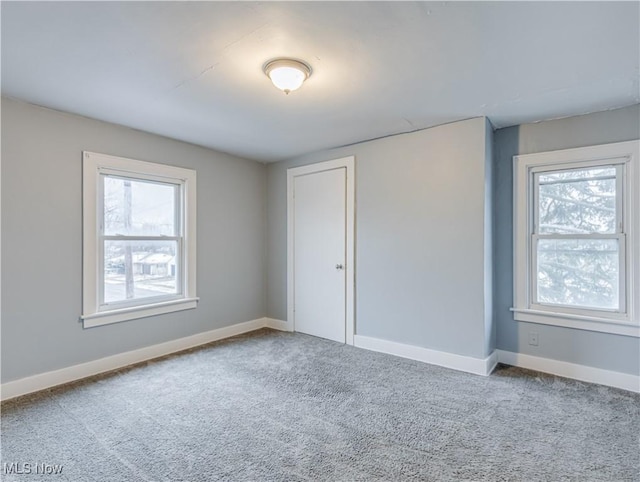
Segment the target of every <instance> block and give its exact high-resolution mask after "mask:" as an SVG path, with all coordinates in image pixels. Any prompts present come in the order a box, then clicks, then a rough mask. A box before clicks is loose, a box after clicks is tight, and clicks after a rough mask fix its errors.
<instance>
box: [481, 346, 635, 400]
mask: <svg viewBox="0 0 640 482" xmlns="http://www.w3.org/2000/svg"><path fill="white" fill-rule="evenodd" d="M494 353H497V355H498V361H499V362H500V363H504V364H506V365H512V366H514V367H520V368H528V369H529V370H536V371H539V372H544V373H550V374H552V375H558V376H561V377H566V378H574V379H576V380H581V381H583V382H589V383H597V384H599V385H606V386H609V387H615V388H622V389H623V390H629V391H631V392H636V393H640V376H637V375H630V374H628V373H621V372H614V371H611V370H603V369H601V368H594V367H589V366H586V365H577V364H575V363H569V362H564V361H559V360H552V359H551V358H542V357H538V356H532V355H524V354H522V353H514V352H511V351H504V350H496V351H495V352H494Z"/></svg>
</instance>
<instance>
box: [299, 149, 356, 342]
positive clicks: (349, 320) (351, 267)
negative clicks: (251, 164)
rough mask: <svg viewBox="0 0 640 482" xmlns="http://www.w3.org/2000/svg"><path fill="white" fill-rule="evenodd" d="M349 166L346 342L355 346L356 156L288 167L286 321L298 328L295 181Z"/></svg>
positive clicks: (347, 189)
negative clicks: (295, 310)
mask: <svg viewBox="0 0 640 482" xmlns="http://www.w3.org/2000/svg"><path fill="white" fill-rule="evenodd" d="M340 168H346V193H345V194H346V211H347V212H346V223H347V225H346V230H345V231H346V238H347V239H346V253H345V260H346V265H345V290H346V293H345V305H346V306H345V311H346V313H345V341H346V344H347V345H353V335H354V334H355V304H354V292H355V157H354V156H349V157H343V158H340V159H334V160H331V161H324V162H318V163H315V164H309V165H306V166H301V167H290V168H289V169H287V320H288V321H287V323H288V324H289V328H290V329H291V331H295V315H294V311H293V301H294V299H295V298H294V296H295V293H294V286H295V284H294V277H295V266H294V260H295V257H294V251H295V242H294V240H295V236H294V234H295V233H294V229H295V227H294V206H295V204H294V196H293V189H294V180H295V178H296V177H298V176H305V175H308V174H315V173H318V172H323V171H330V170H333V169H340Z"/></svg>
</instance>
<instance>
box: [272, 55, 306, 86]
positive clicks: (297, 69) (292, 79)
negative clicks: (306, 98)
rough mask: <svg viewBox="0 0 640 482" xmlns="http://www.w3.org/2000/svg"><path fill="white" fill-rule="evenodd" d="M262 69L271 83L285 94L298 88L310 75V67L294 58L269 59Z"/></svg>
mask: <svg viewBox="0 0 640 482" xmlns="http://www.w3.org/2000/svg"><path fill="white" fill-rule="evenodd" d="M263 70H264V73H265V74H266V75H267V77H269V78H270V79H271V82H273V85H275V86H276V87H277V88H278V89H280V90H281V91H283V92H284V93H285V94H289V92H293V91H294V90H297V89H299V88H300V86H302V83H303V82H304V81H305V80H307V79H308V78H309V77H310V76H311V67H310V66H309V65H307V64H305V63H304V62H301V61H299V60H294V59H274V60H271V61H269V62H267V63H266V64H265V66H264V68H263Z"/></svg>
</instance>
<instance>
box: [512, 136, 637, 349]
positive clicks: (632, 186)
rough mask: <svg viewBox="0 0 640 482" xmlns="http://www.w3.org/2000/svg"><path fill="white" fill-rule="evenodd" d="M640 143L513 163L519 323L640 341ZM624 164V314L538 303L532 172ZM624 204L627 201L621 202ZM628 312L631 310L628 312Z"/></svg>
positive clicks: (520, 159)
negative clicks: (535, 297)
mask: <svg viewBox="0 0 640 482" xmlns="http://www.w3.org/2000/svg"><path fill="white" fill-rule="evenodd" d="M639 157H640V141H637V140H636V141H628V142H618V143H613V144H604V145H598V146H589V147H582V148H577V149H566V150H561V151H551V152H541V153H536V154H526V155H520V156H514V158H513V173H514V176H513V194H514V196H513V199H514V209H513V227H514V232H513V247H514V250H513V256H514V259H513V266H514V277H513V282H514V286H513V293H514V302H513V303H514V307H513V308H511V311H513V313H514V315H513V316H514V319H515V320H516V321H527V322H532V323H541V324H546V325H555V326H562V327H567V328H576V329H582V330H589V331H598V332H604V333H612V334H618V335H627V336H634V337H640V166H639ZM607 163H609V164H615V165H623V166H624V167H623V169H624V170H625V171H626V172H625V175H624V176H623V179H624V183H625V185H624V186H622V193H623V198H624V199H623V200H622V202H623V205H624V207H625V209H623V210H622V221H623V225H624V228H625V229H624V234H625V236H622V237H618V238H617V239H623V240H626V243H621V246H620V249H621V255H622V256H625V257H626V260H627V263H626V264H625V266H624V267H622V268H624V269H623V271H624V273H622V274H621V276H624V280H622V281H623V282H622V283H621V284H620V287H621V291H622V290H623V291H622V294H624V295H626V296H625V300H624V301H625V305H626V306H624V307H623V306H622V305H621V312H607V311H602V310H589V309H562V310H558V309H556V308H555V307H553V306H544V305H540V304H535V303H533V300H532V288H533V281H532V279H533V277H532V275H533V273H532V271H533V268H532V260H531V259H530V257H529V253H530V244H531V241H530V240H531V229H532V223H533V220H532V209H531V206H532V204H533V195H534V192H535V190H534V186H533V182H532V178H533V176H532V173H533V172H537V171H540V170H545V169H549V170H551V169H559V170H560V169H567V168H573V167H588V166H594V165H604V164H607ZM621 199H622V198H621ZM623 308H626V310H623Z"/></svg>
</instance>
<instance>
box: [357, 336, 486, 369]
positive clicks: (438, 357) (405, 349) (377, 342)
mask: <svg viewBox="0 0 640 482" xmlns="http://www.w3.org/2000/svg"><path fill="white" fill-rule="evenodd" d="M354 345H355V346H356V347H358V348H364V349H366V350H372V351H378V352H381V353H387V354H389V355H395V356H399V357H402V358H409V359H411V360H417V361H421V362H425V363H430V364H431V365H438V366H441V367H445V368H452V369H454V370H459V371H463V372H468V373H473V374H475V375H483V376H487V375H489V374H490V373H491V372H492V371H493V369H494V368H495V366H496V364H497V356H495V352H494V353H492V354H491V355H490V356H488V357H486V358H473V357H469V356H464V355H456V354H454V353H447V352H444V351H437V350H430V349H429V348H422V347H419V346H413V345H405V344H402V343H396V342H394V341H387V340H381V339H379V338H371V337H368V336H362V335H354Z"/></svg>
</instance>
